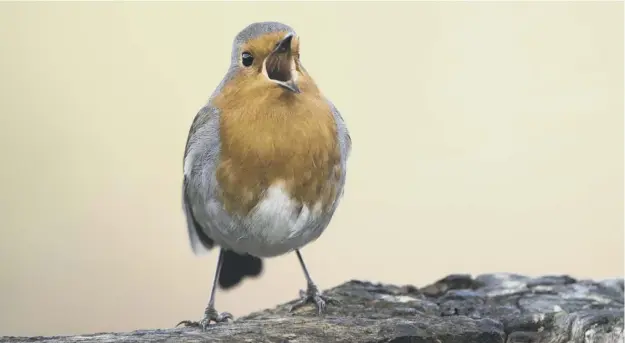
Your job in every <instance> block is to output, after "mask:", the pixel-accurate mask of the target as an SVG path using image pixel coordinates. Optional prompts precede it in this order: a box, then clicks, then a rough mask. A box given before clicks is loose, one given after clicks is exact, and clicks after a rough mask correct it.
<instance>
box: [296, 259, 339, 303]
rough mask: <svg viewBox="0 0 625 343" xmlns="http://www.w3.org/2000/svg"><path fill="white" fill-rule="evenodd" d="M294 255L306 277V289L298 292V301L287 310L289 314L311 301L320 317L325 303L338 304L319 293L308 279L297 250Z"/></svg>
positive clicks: (302, 260) (308, 276) (306, 270)
mask: <svg viewBox="0 0 625 343" xmlns="http://www.w3.org/2000/svg"><path fill="white" fill-rule="evenodd" d="M295 253H296V254H297V259H298V260H299V263H300V265H301V266H302V270H303V271H304V275H305V276H306V283H307V284H308V287H307V289H306V291H304V290H300V291H299V294H300V299H299V300H298V301H297V302H296V303H295V304H293V305H292V306H291V308H290V309H289V312H292V311H293V310H295V309H297V308H299V307H302V306H303V305H305V304H306V303H308V302H311V301H312V302H314V303H315V306H317V313H318V314H319V315H321V314H323V312H324V310H325V308H326V303H335V304H339V301H338V300H336V299H333V298H331V297H328V296H326V295H323V294H321V292H320V291H319V288H317V285H315V283H314V282H313V280H312V279H311V278H310V274H309V273H308V269H307V268H306V264H304V259H303V258H302V254H301V253H300V252H299V250H295Z"/></svg>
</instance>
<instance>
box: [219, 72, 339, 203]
mask: <svg viewBox="0 0 625 343" xmlns="http://www.w3.org/2000/svg"><path fill="white" fill-rule="evenodd" d="M245 81H247V82H245ZM300 88H301V89H302V93H300V94H291V93H288V92H285V91H284V90H283V89H281V88H278V87H277V86H276V87H267V85H266V84H262V85H255V84H254V82H249V80H245V79H244V80H239V79H237V78H235V79H234V80H233V81H231V83H230V84H228V85H227V86H226V87H225V88H224V90H223V91H222V93H221V94H220V95H219V96H218V97H216V98H215V99H214V103H215V105H216V106H217V107H218V108H219V109H220V110H221V119H220V120H221V123H220V135H221V156H220V161H221V162H220V164H219V166H218V168H217V172H216V173H217V175H216V176H217V181H218V182H219V185H220V188H221V190H222V192H221V200H222V201H223V203H224V205H225V207H226V209H227V211H228V212H230V213H238V214H241V215H245V214H247V213H248V212H249V211H250V210H251V209H252V208H253V207H254V206H255V205H256V204H257V203H258V201H259V200H260V198H261V197H262V194H263V191H265V190H266V189H267V188H268V187H269V186H271V185H272V184H275V183H276V182H280V181H282V182H284V186H285V190H286V191H287V192H289V194H290V195H291V196H292V197H293V198H294V199H297V200H298V201H299V202H300V203H301V204H302V205H307V206H310V207H312V206H314V205H315V204H317V203H320V204H321V205H322V208H325V209H327V208H328V207H329V206H331V205H332V203H333V201H334V199H335V198H336V196H337V190H336V183H337V182H338V179H339V177H340V174H341V167H340V152H339V145H338V141H337V134H336V123H335V122H334V118H333V116H332V112H331V109H330V107H329V105H328V103H327V102H326V101H325V100H324V99H323V98H322V97H321V95H320V94H319V92H318V90H317V89H316V86H315V85H314V83H312V82H311V81H308V82H307V80H306V79H304V80H302V81H301V82H300Z"/></svg>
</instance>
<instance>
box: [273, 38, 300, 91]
mask: <svg viewBox="0 0 625 343" xmlns="http://www.w3.org/2000/svg"><path fill="white" fill-rule="evenodd" d="M292 40H293V34H292V33H289V34H287V35H286V36H285V37H284V38H283V39H282V40H281V41H280V42H278V44H277V45H276V47H275V49H274V50H273V51H272V52H271V54H269V56H267V58H266V59H265V63H264V64H265V70H266V72H267V77H268V78H269V80H271V81H273V82H275V83H277V84H279V85H280V86H282V87H284V88H286V89H288V90H290V91H292V92H293V93H301V90H300V89H299V87H297V80H296V78H297V73H296V72H295V61H293V53H292V52H291V41H292Z"/></svg>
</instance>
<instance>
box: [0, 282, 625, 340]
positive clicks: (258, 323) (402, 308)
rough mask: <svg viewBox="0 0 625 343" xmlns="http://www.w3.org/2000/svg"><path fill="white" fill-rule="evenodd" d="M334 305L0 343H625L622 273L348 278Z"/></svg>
mask: <svg viewBox="0 0 625 343" xmlns="http://www.w3.org/2000/svg"><path fill="white" fill-rule="evenodd" d="M325 294H326V295H329V296H331V297H334V298H335V299H337V300H339V301H340V302H341V304H340V305H334V304H328V306H327V308H326V314H325V315H323V316H321V317H319V316H317V315H316V309H315V307H314V305H312V304H310V305H307V306H305V307H303V308H301V309H300V310H298V311H296V312H294V313H291V314H288V313H287V309H288V307H289V305H290V304H292V303H293V302H290V303H286V304H282V305H279V306H277V307H276V308H273V309H267V310H263V311H259V312H255V313H252V314H249V315H247V316H245V317H241V318H238V319H236V320H235V321H233V322H230V323H222V324H211V326H210V327H209V329H208V330H207V331H206V332H201V331H200V330H199V329H194V328H169V329H162V330H138V331H133V332H117V333H98V334H88V335H78V336H56V337H0V342H2V343H4V342H16V343H18V342H46V343H57V342H140V343H141V342H143V343H147V342H183V343H190V342H250V343H260V342H267V343H269V342H272V343H309V342H323V343H332V342H345V343H348V342H349V343H354V342H367V343H377V342H380V343H382V342H386V343H391V342H392V343H400V342H433V343H434V342H437V343H461V342H467V343H468V342H478V343H490V342H493V343H495V342H502V343H521V342H523V343H530V342H531V343H538V342H550V343H559V342H562V343H564V342H587V343H591V342H592V343H599V342H601V343H604V342H605V343H608V342H610V343H611V342H614V343H616V342H619V343H622V342H625V338H624V334H623V279H610V280H603V281H590V280H575V279H573V278H571V277H569V276H543V277H539V278H530V277H526V276H522V275H516V274H486V275H480V276H478V277H475V278H473V277H471V276H469V275H450V276H448V277H445V278H443V279H441V280H439V281H437V282H435V283H433V284H431V285H428V286H425V287H423V288H417V287H414V286H396V285H387V284H374V283H370V282H364V281H357V280H352V281H349V282H346V283H344V284H342V285H340V286H338V287H335V288H332V289H330V290H327V291H326V292H325Z"/></svg>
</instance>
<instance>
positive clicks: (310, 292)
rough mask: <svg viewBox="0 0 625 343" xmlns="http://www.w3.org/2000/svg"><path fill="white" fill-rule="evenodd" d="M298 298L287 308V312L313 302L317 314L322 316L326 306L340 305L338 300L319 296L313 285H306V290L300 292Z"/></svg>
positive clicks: (319, 293)
mask: <svg viewBox="0 0 625 343" xmlns="http://www.w3.org/2000/svg"><path fill="white" fill-rule="evenodd" d="M299 296H300V299H299V300H298V301H297V302H295V304H293V305H292V306H291V307H290V308H289V312H293V311H294V310H296V309H298V308H300V307H302V306H304V305H306V303H308V302H314V303H315V306H316V307H317V314H318V315H322V314H323V313H324V312H325V309H326V304H328V303H333V304H337V305H338V304H340V302H339V301H338V300H336V299H334V298H332V297H329V296H327V295H323V294H321V292H320V291H319V289H318V288H317V286H315V285H314V284H311V285H308V289H307V290H306V291H304V290H300V291H299Z"/></svg>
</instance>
